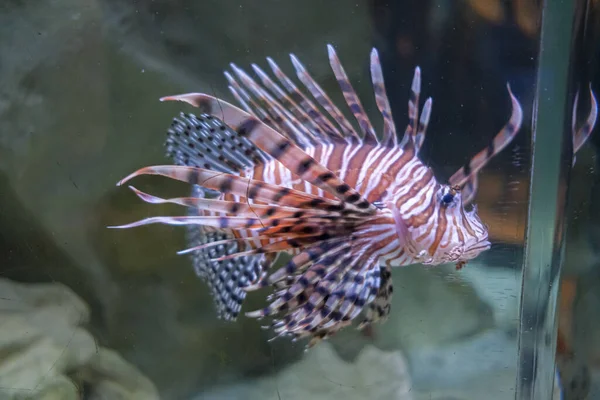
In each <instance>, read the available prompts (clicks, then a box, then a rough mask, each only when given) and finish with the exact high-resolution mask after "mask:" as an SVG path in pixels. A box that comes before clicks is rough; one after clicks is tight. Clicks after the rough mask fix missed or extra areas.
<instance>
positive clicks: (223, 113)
mask: <svg viewBox="0 0 600 400" xmlns="http://www.w3.org/2000/svg"><path fill="white" fill-rule="evenodd" d="M163 99H164V100H183V101H186V102H188V103H190V104H192V105H195V106H196V107H199V108H200V109H201V110H203V111H204V112H206V113H207V114H210V115H214V116H217V117H219V118H220V119H221V120H223V121H224V122H225V123H226V124H227V125H229V126H230V127H231V128H232V129H233V130H234V131H235V132H236V133H237V134H238V135H239V136H241V137H245V138H247V139H248V140H250V141H251V142H252V143H253V144H254V145H255V146H256V147H258V148H259V149H261V150H262V151H264V152H265V153H267V154H269V155H270V156H271V157H272V158H273V159H275V160H277V161H279V162H280V163H281V164H283V165H284V166H285V167H286V168H287V169H288V170H290V171H291V172H292V173H293V174H296V175H298V177H300V178H301V179H303V180H305V181H307V182H309V183H311V184H313V185H315V186H317V187H319V188H321V189H323V190H324V191H326V192H328V193H330V194H331V195H333V196H334V197H336V198H338V199H340V200H341V201H343V202H344V203H346V204H347V205H349V206H351V207H352V208H354V209H356V210H359V211H362V212H369V213H372V212H375V211H376V208H375V207H374V206H373V205H372V204H370V203H369V202H368V201H367V200H365V199H364V198H363V197H362V196H361V195H360V193H358V192H357V191H356V190H355V189H353V188H352V187H350V186H349V185H348V184H346V183H345V182H343V181H342V180H341V179H339V178H338V176H337V175H336V174H335V173H333V172H332V171H330V170H329V169H328V168H326V167H325V166H323V165H321V164H319V163H318V162H317V161H316V160H315V159H314V158H312V157H311V156H309V155H308V154H307V153H306V152H305V151H303V150H302V149H301V148H300V147H298V146H297V145H295V144H294V143H292V141H290V139H288V138H286V137H285V136H283V135H281V134H280V133H278V132H277V131H275V130H274V129H273V128H271V127H269V126H268V125H266V124H265V123H263V122H261V121H260V120H258V119H257V118H256V117H253V116H251V115H250V114H248V113H247V112H245V111H243V110H241V109H239V108H237V107H235V106H233V105H231V104H229V103H227V102H225V101H222V100H219V99H217V98H215V97H212V96H209V95H206V94H184V95H177V96H169V97H165V98H163Z"/></svg>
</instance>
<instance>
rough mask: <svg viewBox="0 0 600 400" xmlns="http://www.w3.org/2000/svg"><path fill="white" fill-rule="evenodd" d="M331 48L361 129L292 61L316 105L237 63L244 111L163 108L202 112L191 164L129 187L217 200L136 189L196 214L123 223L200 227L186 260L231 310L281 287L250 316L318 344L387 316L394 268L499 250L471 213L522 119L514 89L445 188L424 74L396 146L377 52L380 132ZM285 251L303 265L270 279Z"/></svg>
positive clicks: (195, 99)
mask: <svg viewBox="0 0 600 400" xmlns="http://www.w3.org/2000/svg"><path fill="white" fill-rule="evenodd" d="M328 51H329V60H330V63H331V66H332V69H333V71H334V74H335V76H336V78H337V80H338V83H339V84H340V87H341V89H342V93H343V95H344V98H345V100H346V102H347V105H348V107H349V109H350V111H351V113H352V115H353V116H354V117H355V119H356V121H357V125H358V128H359V129H355V128H354V127H353V126H352V124H351V123H350V122H349V121H348V120H346V118H345V117H344V116H343V114H342V112H341V111H340V110H339V109H338V108H337V106H335V105H334V104H333V102H332V101H331V100H330V99H329V97H328V96H327V94H326V93H325V92H324V91H323V89H322V88H321V87H320V86H319V85H318V84H317V83H316V82H315V81H314V80H313V79H312V77H311V76H310V75H309V73H308V72H307V70H306V68H305V67H304V66H303V65H302V64H301V63H300V61H299V60H298V59H297V58H296V57H295V56H294V55H291V61H292V64H293V65H294V67H295V69H296V73H297V76H298V78H299V80H300V82H302V84H303V85H304V86H305V88H306V89H307V90H308V92H309V93H310V95H312V97H313V99H314V100H311V99H309V97H308V96H307V95H306V94H304V93H302V91H300V89H299V88H298V86H296V84H295V83H293V81H292V80H291V79H290V78H288V77H287V76H286V75H285V74H284V73H283V72H282V70H281V69H280V68H279V67H278V66H277V64H276V63H275V62H274V61H273V60H272V59H270V58H269V59H268V64H269V66H270V67H271V69H272V71H273V74H274V76H275V77H276V78H277V80H279V84H278V83H276V82H275V80H273V79H271V78H270V77H269V76H268V75H267V73H265V72H264V71H263V70H262V69H261V68H260V67H258V66H256V65H253V70H254V72H255V73H256V74H257V76H258V79H259V81H260V82H261V83H258V82H257V81H255V80H254V79H252V78H251V77H250V76H249V75H248V74H246V73H245V72H244V71H243V70H242V69H240V68H238V67H237V66H235V65H232V70H233V74H230V73H226V78H227V80H228V82H229V89H230V91H231V92H232V94H233V95H234V97H235V98H236V99H237V100H238V101H239V102H240V105H241V106H242V108H243V110H242V109H239V108H237V107H235V106H233V105H231V104H229V103H227V102H224V101H223V100H220V99H216V98H214V97H212V96H209V95H206V94H201V93H190V94H184V95H178V96H169V97H166V98H163V100H178V101H184V102H187V103H189V104H191V105H193V106H195V107H198V108H200V110H201V112H202V115H201V116H200V117H195V116H193V115H185V114H182V116H181V118H179V119H176V120H175V122H174V124H173V126H172V127H171V129H170V130H169V139H168V148H169V154H170V156H172V157H173V158H174V160H175V162H176V164H179V165H178V166H157V167H146V168H143V169H141V170H139V171H136V172H134V173H133V174H131V175H130V176H128V177H127V178H125V179H123V180H122V181H121V182H120V184H121V183H124V182H125V181H127V180H129V179H131V178H132V177H134V176H137V175H142V174H158V175H164V176H168V177H170V178H173V179H178V180H182V181H185V182H189V183H191V184H194V185H199V186H195V187H196V188H198V187H200V186H201V187H202V188H204V189H206V190H210V191H211V193H214V194H215V196H216V197H215V198H205V197H204V196H201V198H199V196H192V197H188V198H177V199H161V198H158V197H155V196H151V195H148V194H146V193H143V192H140V191H138V190H137V189H134V190H135V192H136V194H137V195H138V196H139V197H140V198H141V199H142V200H144V201H147V202H151V203H160V202H171V203H175V204H179V205H184V206H186V207H189V208H190V210H192V211H193V213H192V214H191V215H188V216H185V217H153V218H148V219H145V220H142V221H138V222H135V223H133V224H129V225H125V226H123V227H131V226H138V225H145V224H149V223H155V222H158V223H167V224H181V225H188V226H194V227H196V226H197V227H198V228H197V229H199V231H198V235H199V237H201V239H200V240H198V241H197V242H194V243H192V245H193V247H192V248H191V249H189V250H186V251H184V252H192V253H193V254H194V257H195V258H194V260H195V261H194V262H195V263H196V265H195V266H196V268H197V270H199V271H200V272H199V274H200V275H201V276H203V277H204V278H205V279H207V281H208V282H209V285H210V287H211V290H212V291H213V294H214V295H215V300H216V303H217V307H218V310H219V312H220V314H221V315H222V316H223V317H225V318H231V319H233V318H235V317H236V316H237V313H238V312H239V310H240V308H241V304H242V301H243V299H244V296H245V292H247V291H249V290H253V289H256V288H258V287H263V286H268V285H270V286H273V288H274V290H275V292H274V293H273V295H271V296H270V300H271V302H270V304H269V305H268V306H267V307H266V308H264V309H262V310H258V311H255V312H251V313H247V315H249V316H253V317H263V316H274V315H278V316H279V317H280V318H279V319H276V320H275V321H274V322H273V328H274V329H275V331H276V332H277V333H278V335H292V336H294V337H296V338H299V337H305V336H308V337H311V338H312V340H311V344H314V343H315V342H316V341H318V340H320V339H322V338H324V337H327V336H330V335H331V334H333V333H335V332H337V331H338V330H339V329H341V328H342V327H344V326H346V325H348V324H350V322H351V321H352V320H353V319H354V318H356V317H357V316H358V315H359V314H360V312H361V311H362V310H363V309H365V308H366V318H365V320H364V321H363V324H361V326H365V325H366V324H369V323H371V322H374V321H377V320H381V319H383V318H385V316H386V315H387V314H388V313H389V309H390V307H389V305H390V299H391V293H392V291H393V287H392V281H391V274H390V268H391V267H394V266H402V265H408V264H414V263H423V264H432V265H436V264H441V263H447V262H455V263H456V264H457V266H462V265H463V264H464V262H465V261H467V260H469V259H472V258H474V257H476V256H477V255H479V254H480V253H481V252H482V251H485V250H486V249H488V248H489V246H490V243H489V242H488V240H487V239H488V236H487V229H486V227H485V226H484V225H483V223H482V222H481V220H480V219H479V217H478V216H477V209H476V208H475V207H473V209H472V210H470V211H467V210H466V209H465V207H464V205H465V204H466V203H469V202H470V201H471V200H472V198H473V196H474V194H475V191H476V183H477V173H478V172H479V171H480V170H481V168H483V167H484V166H485V165H486V164H487V163H488V162H489V160H490V159H491V158H492V157H493V156H494V155H496V154H497V153H498V152H500V151H501V150H502V149H503V148H504V147H506V145H508V143H510V141H511V140H512V139H513V138H514V136H515V135H516V134H517V132H518V130H519V128H520V125H521V121H522V112H521V107H520V105H519V103H518V101H517V100H516V98H515V97H514V96H513V94H512V93H511V92H510V88H509V95H510V98H511V102H512V115H511V118H510V120H509V121H508V123H507V124H506V125H505V126H504V127H503V128H502V129H501V131H500V132H499V133H498V134H497V135H496V137H495V138H494V140H493V141H492V143H491V144H490V146H488V147H487V148H486V149H484V150H482V151H481V152H480V153H478V154H477V155H476V156H475V157H473V159H472V160H471V161H469V163H467V164H466V166H465V167H463V168H461V169H460V170H459V171H458V172H457V173H456V174H454V175H453V176H452V178H451V179H450V185H444V184H441V183H439V182H438V181H437V180H436V179H435V177H434V174H433V171H432V170H431V169H430V168H428V167H427V166H425V165H424V164H423V163H422V162H421V160H420V159H419V157H418V153H419V149H420V148H421V145H422V143H423V140H424V138H425V135H426V130H427V125H428V123H429V117H430V114H431V105H432V100H431V99H427V100H426V101H425V104H424V107H423V110H422V112H421V115H419V108H418V101H419V96H420V82H421V77H420V74H421V72H420V70H419V68H418V67H417V68H416V70H415V75H414V78H413V84H412V87H411V96H410V99H409V113H408V114H409V123H408V125H407V127H406V130H405V133H404V137H403V138H402V140H401V141H398V138H397V134H396V127H395V126H394V123H393V119H392V114H391V108H390V105H389V102H388V100H387V95H386V91H385V85H384V82H383V75H382V73H381V66H380V64H379V57H378V54H377V51H376V50H373V52H372V53H371V76H372V80H373V86H374V92H375V99H376V104H377V108H378V109H379V111H380V112H381V114H382V117H383V122H384V129H383V132H382V134H381V135H380V136H377V135H376V133H375V131H374V129H373V126H372V124H371V122H370V121H369V118H368V117H367V115H366V113H365V111H364V109H363V106H362V105H361V103H360V101H359V99H358V96H357V95H356V93H355V91H354V89H353V88H352V85H351V84H350V82H349V80H348V78H347V76H346V74H345V72H344V69H343V68H342V66H341V63H340V61H339V59H338V57H337V55H336V53H335V51H334V49H333V47H331V46H329V47H328ZM594 104H595V103H594ZM319 107H320V108H319ZM244 110H245V111H244ZM593 120H594V121H592V120H591V119H590V118H588V121H587V125H589V126H587V125H586V126H587V127H586V126H584V127H583V128H582V132H581V133H580V134H579V136H578V137H585V138H587V136H589V131H591V128H592V127H593V123H594V122H595V114H594V118H593ZM221 121H224V122H225V123H226V125H225V124H223V123H222V122H221ZM463 187H464V188H467V197H468V198H467V199H466V201H465V199H463V198H462V197H461V195H462V194H461V188H463ZM195 190H197V189H195ZM194 229H196V228H194ZM219 232H222V233H221V234H218V233H219ZM209 236H210V239H207V237H209ZM280 252H288V253H291V255H292V258H291V260H290V261H289V262H288V263H287V264H286V265H285V266H284V267H282V268H281V269H279V270H277V271H275V272H272V273H271V274H270V275H269V273H268V272H267V270H266V268H268V264H269V263H271V262H272V261H273V259H274V257H275V256H276V255H277V254H278V253H280ZM256 260H259V261H256Z"/></svg>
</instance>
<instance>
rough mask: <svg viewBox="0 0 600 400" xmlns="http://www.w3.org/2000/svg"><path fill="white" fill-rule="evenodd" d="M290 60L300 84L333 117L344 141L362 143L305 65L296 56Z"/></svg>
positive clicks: (292, 55) (292, 56) (291, 56)
mask: <svg viewBox="0 0 600 400" xmlns="http://www.w3.org/2000/svg"><path fill="white" fill-rule="evenodd" d="M290 59H291V60H292V64H293V66H294V68H295V69H296V75H297V76H298V79H299V80H300V82H302V83H303V84H304V86H305V87H306V89H308V91H309V92H310V94H311V95H312V96H313V97H314V98H315V100H316V101H317V103H319V105H320V106H321V107H323V109H324V110H325V111H327V112H328V113H329V115H331V117H332V118H333V120H334V121H335V122H336V123H337V124H338V125H339V127H340V129H341V130H342V135H343V136H344V139H346V140H349V141H350V140H356V141H360V136H359V135H358V133H356V131H355V130H354V128H353V127H352V125H351V124H350V122H348V120H347V119H346V117H344V115H343V114H342V112H341V111H340V110H339V109H338V108H337V106H336V105H335V104H334V103H333V102H332V101H331V99H330V98H329V96H327V93H325V91H324V90H323V89H322V88H321V86H319V84H318V83H317V82H316V81H315V80H314V79H313V78H312V76H311V75H310V74H309V73H308V71H307V70H306V68H305V67H304V65H302V63H301V62H300V60H298V58H297V57H296V56H295V55H294V54H290Z"/></svg>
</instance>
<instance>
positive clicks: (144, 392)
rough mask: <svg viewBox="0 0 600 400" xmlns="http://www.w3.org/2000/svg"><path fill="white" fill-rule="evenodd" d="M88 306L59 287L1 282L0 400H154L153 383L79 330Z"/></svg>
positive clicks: (87, 312) (86, 314)
mask: <svg viewBox="0 0 600 400" xmlns="http://www.w3.org/2000/svg"><path fill="white" fill-rule="evenodd" d="M88 320H89V310H88V307H87V306H86V305H85V304H84V303H83V302H82V301H81V300H80V299H79V298H78V297H77V296H76V295H75V294H74V293H73V292H72V291H71V290H70V289H67V288H66V287H64V286H62V285H60V284H33V285H27V284H20V283H15V282H11V281H9V280H6V279H0V321H1V322H0V354H1V355H2V357H0V398H1V399H7V400H9V399H10V400H13V399H14V400H19V399H31V398H35V399H47V400H55V399H56V400H69V399H73V400H75V399H78V398H80V387H81V385H82V384H83V383H86V387H89V388H90V396H91V397H90V398H91V399H94V400H100V399H107V400H108V399H110V400H117V399H123V400H138V399H139V400H146V399H148V400H152V399H158V393H157V391H156V389H155V388H154V386H153V384H152V383H151V382H150V381H149V380H148V379H147V378H145V377H144V376H143V375H142V374H141V373H140V372H138V371H137V370H136V369H135V368H134V367H132V366H131V365H129V364H128V363H127V362H126V361H125V360H123V359H122V358H121V357H120V356H118V355H117V354H116V353H114V352H112V351H111V350H108V349H105V348H102V347H98V345H97V343H96V341H95V339H94V338H93V337H92V335H90V334H89V333H88V332H87V331H86V330H85V329H84V328H83V327H82V326H83V325H85V324H86V323H87V322H88Z"/></svg>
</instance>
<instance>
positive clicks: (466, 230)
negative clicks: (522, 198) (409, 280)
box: [405, 185, 490, 266]
mask: <svg viewBox="0 0 600 400" xmlns="http://www.w3.org/2000/svg"><path fill="white" fill-rule="evenodd" d="M436 186H437V188H436V190H434V191H433V192H434V193H433V195H432V197H431V199H430V203H429V207H430V211H431V214H430V215H429V217H428V218H427V219H426V220H425V218H422V219H420V218H417V219H415V218H409V219H406V220H405V223H406V228H405V229H406V231H407V233H408V241H407V242H408V246H409V247H408V248H409V249H410V252H411V253H413V254H412V255H413V257H414V258H415V261H417V262H420V263H422V264H428V265H439V264H445V263H457V266H458V265H459V264H462V263H464V262H465V261H468V260H471V259H473V258H475V257H477V256H478V255H479V254H480V253H481V252H483V251H485V250H488V249H489V248H490V242H489V241H488V230H487V227H486V226H485V225H484V224H483V223H482V222H481V219H480V218H479V215H478V214H477V207H476V206H474V205H473V206H472V207H471V209H469V210H467V209H466V208H465V204H464V203H463V199H462V198H461V192H460V189H459V188H458V187H453V186H449V185H436ZM427 214H429V213H428V212H424V213H423V214H422V215H427ZM415 221H417V222H415Z"/></svg>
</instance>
